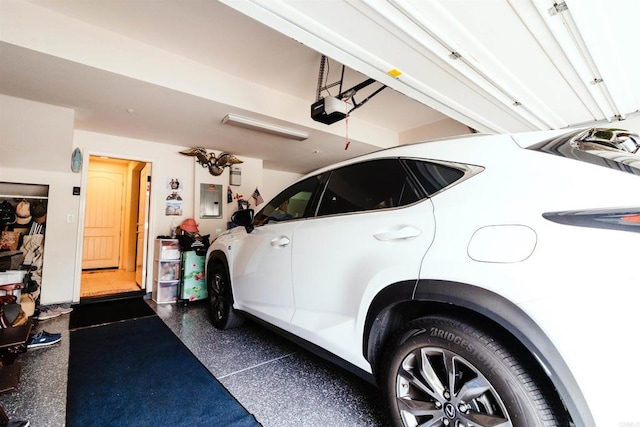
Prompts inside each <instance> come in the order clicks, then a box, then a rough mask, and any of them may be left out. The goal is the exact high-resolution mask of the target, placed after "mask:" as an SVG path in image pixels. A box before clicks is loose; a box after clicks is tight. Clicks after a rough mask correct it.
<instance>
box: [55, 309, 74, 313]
mask: <svg viewBox="0 0 640 427" xmlns="http://www.w3.org/2000/svg"><path fill="white" fill-rule="evenodd" d="M53 311H57V312H59V313H60V314H69V313H71V312H72V311H73V307H58V308H55V309H54V310H53Z"/></svg>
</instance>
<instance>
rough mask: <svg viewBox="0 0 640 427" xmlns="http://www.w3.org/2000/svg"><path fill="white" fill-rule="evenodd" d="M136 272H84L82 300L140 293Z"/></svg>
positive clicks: (114, 270) (81, 290)
mask: <svg viewBox="0 0 640 427" xmlns="http://www.w3.org/2000/svg"><path fill="white" fill-rule="evenodd" d="M139 290H140V286H138V284H137V283H136V277H135V272H133V271H131V272H128V271H124V270H118V269H113V270H86V271H83V272H82V285H81V287H80V298H90V297H100V296H106V295H114V294H120V293H124V292H134V291H139Z"/></svg>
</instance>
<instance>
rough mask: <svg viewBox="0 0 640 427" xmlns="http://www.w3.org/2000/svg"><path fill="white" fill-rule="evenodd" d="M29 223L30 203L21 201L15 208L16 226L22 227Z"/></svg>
mask: <svg viewBox="0 0 640 427" xmlns="http://www.w3.org/2000/svg"><path fill="white" fill-rule="evenodd" d="M30 222H31V203H29V202H27V201H26V200H22V201H21V202H20V203H18V205H17V206H16V224H20V225H24V224H29V223H30Z"/></svg>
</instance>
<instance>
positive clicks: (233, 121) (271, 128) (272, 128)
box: [222, 114, 309, 141]
mask: <svg viewBox="0 0 640 427" xmlns="http://www.w3.org/2000/svg"><path fill="white" fill-rule="evenodd" d="M222 123H225V124H228V125H232V126H238V127H241V128H245V129H251V130H256V131H258V132H264V133H268V134H271V135H277V136H282V137H285V138H289V139H295V140H297V141H304V140H305V139H307V138H309V134H308V133H307V132H303V131H299V130H295V129H290V128H285V127H282V126H278V125H274V124H272V123H267V122H262V121H260V120H255V119H251V118H249V117H243V116H238V115H236V114H227V115H226V116H224V118H223V119H222Z"/></svg>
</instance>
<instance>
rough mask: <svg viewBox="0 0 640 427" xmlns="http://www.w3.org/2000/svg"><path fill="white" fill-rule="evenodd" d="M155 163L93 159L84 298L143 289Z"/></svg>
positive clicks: (85, 241) (87, 209) (89, 177)
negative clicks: (152, 174) (150, 193)
mask: <svg viewBox="0 0 640 427" xmlns="http://www.w3.org/2000/svg"><path fill="white" fill-rule="evenodd" d="M150 173H151V165H150V164H149V163H146V162H140V161H136V160H128V159H118V158H108V157H102V156H89V166H88V175H87V187H86V188H87V190H86V194H87V197H86V207H85V216H84V218H85V223H84V235H83V246H82V277H81V282H80V299H81V300H82V299H87V298H105V297H119V296H122V295H123V294H127V293H140V292H144V291H145V283H146V248H147V238H148V236H147V230H148V226H147V224H148V206H149V177H150Z"/></svg>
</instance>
